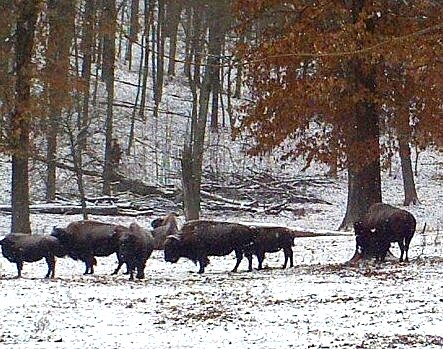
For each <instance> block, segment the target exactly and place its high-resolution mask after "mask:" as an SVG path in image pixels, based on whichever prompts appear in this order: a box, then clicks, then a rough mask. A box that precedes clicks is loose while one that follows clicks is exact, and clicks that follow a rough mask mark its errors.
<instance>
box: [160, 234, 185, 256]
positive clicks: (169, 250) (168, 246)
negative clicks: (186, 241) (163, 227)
mask: <svg viewBox="0 0 443 349" xmlns="http://www.w3.org/2000/svg"><path fill="white" fill-rule="evenodd" d="M181 245H182V242H181V240H180V238H179V237H178V236H175V235H170V236H168V237H167V238H166V240H165V245H164V246H165V261H166V262H171V263H177V261H178V260H179V259H180V257H181V254H180V249H181V247H182V246H181Z"/></svg>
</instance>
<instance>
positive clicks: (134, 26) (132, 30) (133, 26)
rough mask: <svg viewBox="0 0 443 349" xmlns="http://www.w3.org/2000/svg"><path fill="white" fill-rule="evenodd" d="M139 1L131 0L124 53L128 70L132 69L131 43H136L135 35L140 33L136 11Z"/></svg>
mask: <svg viewBox="0 0 443 349" xmlns="http://www.w3.org/2000/svg"><path fill="white" fill-rule="evenodd" d="M139 3H140V0H131V19H130V26H129V40H128V46H127V51H126V60H127V61H128V69H129V70H131V68H132V43H134V42H136V41H137V35H138V33H139V31H140V25H139V23H138V10H139Z"/></svg>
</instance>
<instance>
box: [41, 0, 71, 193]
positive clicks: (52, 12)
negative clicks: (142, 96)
mask: <svg viewBox="0 0 443 349" xmlns="http://www.w3.org/2000/svg"><path fill="white" fill-rule="evenodd" d="M74 17H75V7H74V2H72V1H71V0H50V1H48V19H49V39H48V50H47V57H46V59H47V75H48V95H49V100H48V102H49V124H48V126H49V127H48V131H47V149H46V156H47V159H48V167H47V171H46V200H47V201H53V200H54V199H55V192H56V151H57V136H58V133H59V124H60V119H61V113H62V110H63V106H64V105H66V104H67V99H68V98H69V83H68V76H69V53H70V46H71V43H72V38H73V34H74V33H73V29H74Z"/></svg>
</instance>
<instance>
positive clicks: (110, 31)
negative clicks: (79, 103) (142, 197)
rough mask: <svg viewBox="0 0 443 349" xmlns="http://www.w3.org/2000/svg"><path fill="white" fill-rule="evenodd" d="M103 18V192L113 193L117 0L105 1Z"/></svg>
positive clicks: (105, 193)
mask: <svg viewBox="0 0 443 349" xmlns="http://www.w3.org/2000/svg"><path fill="white" fill-rule="evenodd" d="M103 4H104V6H103V18H104V22H105V26H104V27H105V28H106V29H107V30H106V31H105V32H104V35H103V79H104V81H105V85H106V92H107V96H106V104H107V107H106V123H105V132H106V134H105V138H106V140H105V163H104V167H103V194H104V195H110V194H111V181H112V173H113V168H112V160H111V149H112V137H113V119H114V110H113V102H114V69H115V33H116V21H117V10H116V6H115V0H104V1H103Z"/></svg>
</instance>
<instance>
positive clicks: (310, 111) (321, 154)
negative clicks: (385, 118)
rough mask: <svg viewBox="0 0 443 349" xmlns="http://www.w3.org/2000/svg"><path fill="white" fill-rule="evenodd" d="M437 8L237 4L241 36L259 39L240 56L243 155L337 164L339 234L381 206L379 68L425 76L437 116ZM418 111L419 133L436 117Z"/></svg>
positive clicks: (360, 0)
mask: <svg viewBox="0 0 443 349" xmlns="http://www.w3.org/2000/svg"><path fill="white" fill-rule="evenodd" d="M442 6H443V5H442V4H440V3H437V2H431V1H424V2H423V1H418V0H417V1H409V2H407V3H406V2H400V1H394V0H389V1H381V0H379V1H366V0H347V1H333V2H331V1H326V0H321V1H316V2H312V1H308V0H305V1H304V0H292V1H271V0H269V1H268V0H263V1H252V0H237V1H236V10H237V13H238V16H239V19H240V22H241V23H244V26H243V29H244V30H243V32H247V31H248V30H251V29H252V30H253V29H256V28H259V33H258V35H257V38H258V39H257V40H258V41H257V42H256V43H255V42H253V43H251V42H246V43H245V45H243V46H241V47H240V48H239V54H240V57H241V58H242V59H243V60H244V61H246V63H247V68H248V69H247V72H246V74H247V76H246V79H247V84H248V86H249V89H250V91H251V95H252V97H253V98H252V99H251V100H252V101H253V102H250V103H246V104H245V106H244V111H245V112H246V116H245V117H244V118H243V119H242V120H241V124H240V128H241V130H243V131H246V133H247V134H249V135H251V136H252V137H253V139H254V140H255V144H254V146H253V147H252V148H251V149H250V153H251V154H264V153H266V152H269V151H271V150H273V149H275V148H276V147H278V146H281V147H282V148H283V149H284V150H286V155H285V156H286V157H297V156H307V158H308V159H312V160H317V161H323V162H327V163H328V162H329V161H330V159H338V160H339V164H338V165H339V166H341V167H345V168H347V169H348V174H349V177H348V183H349V185H348V205H347V212H346V214H345V218H344V220H343V222H342V224H341V226H342V227H348V226H350V225H351V224H352V223H353V222H354V221H355V220H357V219H359V218H360V217H361V215H362V214H364V213H365V211H366V210H367V208H368V206H369V205H370V204H371V203H374V202H377V201H381V186H380V164H379V158H380V145H379V143H380V117H381V115H382V110H383V108H384V107H385V105H386V104H387V103H388V101H389V96H387V95H386V93H385V91H386V89H385V86H384V87H381V81H382V80H384V77H385V74H386V64H387V63H397V62H400V61H402V62H404V64H405V65H406V66H407V69H406V72H407V73H408V74H410V75H411V76H412V77H413V76H414V74H417V73H420V74H422V75H424V76H426V79H425V80H424V81H425V82H426V83H427V84H428V86H427V90H428V91H427V94H426V100H427V101H429V100H430V99H432V98H434V99H436V100H438V101H440V108H441V101H442V99H441V92H440V91H441V90H442V89H441V85H442V83H443V80H442V79H437V78H435V77H433V76H432V74H434V73H436V70H437V69H436V67H437V65H438V62H437V60H438V58H437V57H440V56H441V53H442V49H443V48H442V45H441V44H440V43H439V40H440V38H441V35H442V26H441V21H442V14H443V11H442ZM417 48H418V49H417ZM420 63H421V64H420ZM420 67H421V70H420ZM423 67H424V68H423ZM440 70H441V69H440ZM438 74H439V73H437V75H438ZM440 76H441V73H440ZM385 83H387V84H388V85H389V84H390V82H386V81H385ZM386 86H387V85H386ZM416 92H418V90H416V91H414V93H416ZM431 95H432V97H431ZM437 104H438V103H437ZM421 105H422V109H421V110H420V115H419V116H417V118H418V119H419V122H417V124H420V123H421V122H423V125H422V126H423V127H424V126H425V125H427V124H428V121H427V120H432V119H435V117H436V115H438V113H436V110H437V109H436V107H435V102H434V101H433V102H432V103H428V104H425V103H423V104H421ZM440 112H441V109H440ZM331 145H333V146H331Z"/></svg>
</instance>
